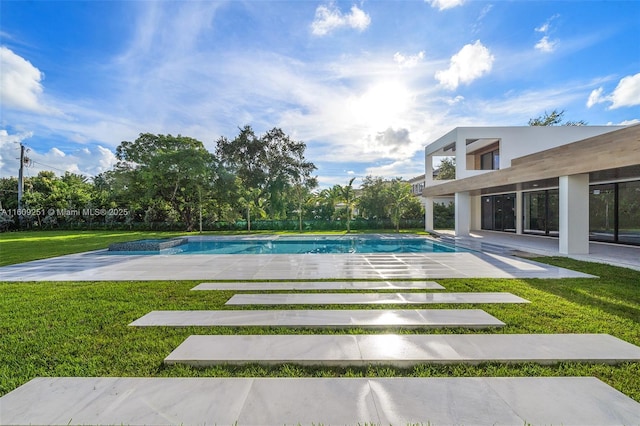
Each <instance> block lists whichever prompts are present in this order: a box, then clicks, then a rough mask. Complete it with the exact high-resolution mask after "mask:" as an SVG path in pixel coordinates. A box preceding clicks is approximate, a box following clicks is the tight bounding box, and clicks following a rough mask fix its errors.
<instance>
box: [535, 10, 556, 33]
mask: <svg viewBox="0 0 640 426" xmlns="http://www.w3.org/2000/svg"><path fill="white" fill-rule="evenodd" d="M559 17H560V15H559V14H558V13H556V14H555V15H553V16H551V17H550V18H549V19H547V21H546V22H545V23H544V24H542V25H540V26H539V27H537V28H536V29H535V30H536V31H537V32H539V33H544V34H546V33H548V32H549V30H550V29H551V23H552V22H553V21H554V20H556V19H558V18H559Z"/></svg>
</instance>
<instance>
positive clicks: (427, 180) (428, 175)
mask: <svg viewBox="0 0 640 426" xmlns="http://www.w3.org/2000/svg"><path fill="white" fill-rule="evenodd" d="M424 186H425V188H426V187H428V186H433V156H432V155H425V159H424Z"/></svg>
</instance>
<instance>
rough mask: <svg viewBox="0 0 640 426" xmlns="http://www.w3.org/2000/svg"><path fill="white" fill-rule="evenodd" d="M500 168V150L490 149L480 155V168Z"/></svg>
mask: <svg viewBox="0 0 640 426" xmlns="http://www.w3.org/2000/svg"><path fill="white" fill-rule="evenodd" d="M499 168H500V151H499V150H497V149H496V150H495V151H490V152H487V153H485V154H482V155H481V156H480V170H498V169H499Z"/></svg>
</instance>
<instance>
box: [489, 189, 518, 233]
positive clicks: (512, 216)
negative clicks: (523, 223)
mask: <svg viewBox="0 0 640 426" xmlns="http://www.w3.org/2000/svg"><path fill="white" fill-rule="evenodd" d="M515 201H516V194H515V193H514V194H502V195H489V196H485V197H482V209H481V210H482V211H481V217H482V223H481V227H482V229H487V230H491V231H506V232H516V208H515V207H516V205H515Z"/></svg>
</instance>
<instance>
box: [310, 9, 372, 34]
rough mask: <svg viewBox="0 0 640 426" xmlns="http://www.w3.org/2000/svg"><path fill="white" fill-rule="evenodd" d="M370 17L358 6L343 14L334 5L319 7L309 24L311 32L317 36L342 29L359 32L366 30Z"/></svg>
mask: <svg viewBox="0 0 640 426" xmlns="http://www.w3.org/2000/svg"><path fill="white" fill-rule="evenodd" d="M370 23H371V17H370V16H369V15H368V14H367V13H366V12H364V11H363V10H362V9H360V8H359V7H358V6H355V5H353V6H351V12H350V13H348V14H343V13H342V12H341V11H340V9H338V8H337V7H336V5H335V4H333V3H329V4H328V5H320V6H318V8H317V9H316V16H315V19H314V20H313V22H312V23H311V32H312V33H313V34H314V35H317V36H324V35H327V34H329V33H330V32H332V31H333V30H336V29H338V28H342V27H350V28H353V29H356V30H359V31H364V30H365V29H367V27H368V26H369V24H370Z"/></svg>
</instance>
